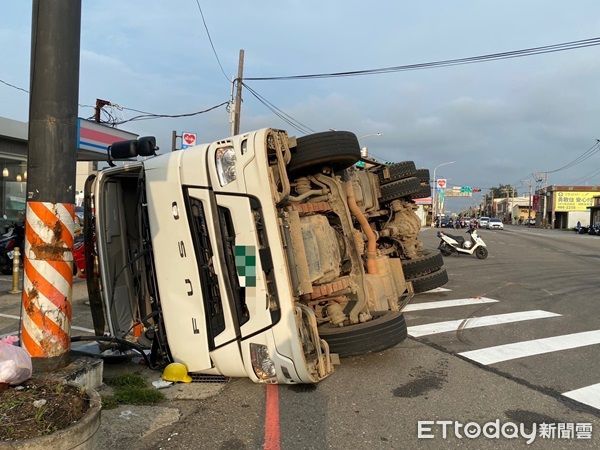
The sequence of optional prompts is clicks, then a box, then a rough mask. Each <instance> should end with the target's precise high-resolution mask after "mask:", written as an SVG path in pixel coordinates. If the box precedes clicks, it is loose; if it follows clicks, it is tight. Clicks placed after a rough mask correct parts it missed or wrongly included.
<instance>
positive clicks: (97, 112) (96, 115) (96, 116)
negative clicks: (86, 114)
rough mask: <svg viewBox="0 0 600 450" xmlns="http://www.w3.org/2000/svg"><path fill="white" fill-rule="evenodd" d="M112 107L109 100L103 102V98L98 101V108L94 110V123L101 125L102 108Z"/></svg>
mask: <svg viewBox="0 0 600 450" xmlns="http://www.w3.org/2000/svg"><path fill="white" fill-rule="evenodd" d="M108 105H110V102H109V101H108V100H102V99H101V98H97V99H96V107H95V108H94V122H96V123H100V112H101V111H102V108H104V107H105V106H108Z"/></svg>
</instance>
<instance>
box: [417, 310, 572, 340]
mask: <svg viewBox="0 0 600 450" xmlns="http://www.w3.org/2000/svg"><path fill="white" fill-rule="evenodd" d="M559 316H560V314H556V313H552V312H548V311H541V310H533V311H521V312H515V313H508V314H495V315H493V316H481V317H470V318H468V319H459V320H449V321H447V322H434V323H426V324H424V325H416V326H413V327H408V334H409V335H411V336H412V337H421V336H428V335H430V334H438V333H447V332H449V331H457V330H458V329H466V328H480V327H489V326H492V325H501V324H505V323H512V322H521V321H523V320H534V319H545V318H548V317H559Z"/></svg>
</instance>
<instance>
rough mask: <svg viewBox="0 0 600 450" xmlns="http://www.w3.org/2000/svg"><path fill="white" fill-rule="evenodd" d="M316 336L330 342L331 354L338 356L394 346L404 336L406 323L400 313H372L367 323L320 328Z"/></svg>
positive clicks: (404, 337) (353, 354) (376, 350)
mask: <svg viewBox="0 0 600 450" xmlns="http://www.w3.org/2000/svg"><path fill="white" fill-rule="evenodd" d="M319 335H320V336H321V337H322V338H323V339H325V341H326V342H327V343H328V344H329V350H330V351H331V353H337V354H338V355H340V357H345V356H357V355H364V354H365V353H371V352H379V351H381V350H385V349H386V348H390V347H393V346H394V345H396V344H399V343H400V342H402V341H403V340H404V339H406V335H407V331H406V322H405V321H404V315H403V314H402V313H400V312H395V311H385V312H374V313H373V319H372V320H369V321H368V322H364V323H358V324H355V325H348V326H345V327H336V326H333V325H332V324H331V323H326V324H323V325H321V326H320V327H319Z"/></svg>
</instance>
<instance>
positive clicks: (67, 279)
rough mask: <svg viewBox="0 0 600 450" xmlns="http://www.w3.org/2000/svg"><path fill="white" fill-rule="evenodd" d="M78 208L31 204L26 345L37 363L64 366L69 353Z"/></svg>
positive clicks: (27, 232)
mask: <svg viewBox="0 0 600 450" xmlns="http://www.w3.org/2000/svg"><path fill="white" fill-rule="evenodd" d="M74 211H75V207H74V205H73V204H72V203H49V202H35V201H28V202H27V209H26V216H25V218H26V225H25V253H24V261H23V265H24V277H23V297H22V300H23V314H22V319H21V320H22V323H21V345H22V346H23V347H25V349H26V350H27V352H28V353H29V354H30V355H31V357H32V358H33V359H34V363H35V361H36V359H38V361H40V362H43V363H44V364H47V365H50V366H56V367H60V366H63V365H64V363H65V360H67V359H68V357H69V350H70V347H71V342H70V336H69V334H70V330H71V297H72V286H73V253H72V250H73V228H74ZM42 360H43V361H42ZM53 362H54V363H53Z"/></svg>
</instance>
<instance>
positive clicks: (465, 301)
mask: <svg viewBox="0 0 600 450" xmlns="http://www.w3.org/2000/svg"><path fill="white" fill-rule="evenodd" d="M484 303H498V300H494V299H493V298H487V297H472V298H458V299H456V300H436V301H434V302H422V303H410V304H408V305H406V307H405V308H404V309H403V310H402V311H403V312H411V311H423V310H426V309H438V308H450V307H454V306H471V305H481V304H484Z"/></svg>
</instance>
